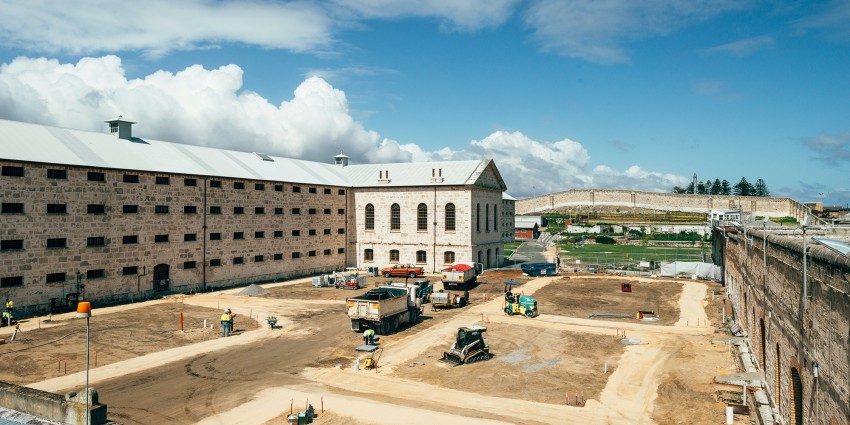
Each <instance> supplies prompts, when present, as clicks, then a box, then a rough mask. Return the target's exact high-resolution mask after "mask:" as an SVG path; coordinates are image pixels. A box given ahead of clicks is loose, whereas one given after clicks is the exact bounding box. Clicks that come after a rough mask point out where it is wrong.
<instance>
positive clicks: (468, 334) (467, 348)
mask: <svg viewBox="0 0 850 425" xmlns="http://www.w3.org/2000/svg"><path fill="white" fill-rule="evenodd" d="M486 331H487V328H485V327H484V326H477V325H473V326H464V327H461V328H458V329H457V340H456V341H455V343H454V344H453V345H452V349H451V350H449V351H448V352H444V353H443V358H442V359H440V360H441V361H443V362H445V363H448V364H451V365H453V366H459V365H462V364H464V363H475V362H480V361H482V360H489V359H490V358H491V357H493V355H492V354H490V346H489V345H487V338H484V336H483V334H484V332H486Z"/></svg>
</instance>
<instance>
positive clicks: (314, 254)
mask: <svg viewBox="0 0 850 425" xmlns="http://www.w3.org/2000/svg"><path fill="white" fill-rule="evenodd" d="M307 256H308V257H315V256H316V251H307Z"/></svg>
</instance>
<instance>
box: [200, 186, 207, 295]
mask: <svg viewBox="0 0 850 425" xmlns="http://www.w3.org/2000/svg"><path fill="white" fill-rule="evenodd" d="M207 179H208V177H204V246H203V252H202V261H201V275H202V277H201V279H202V280H201V291H202V292H206V291H207Z"/></svg>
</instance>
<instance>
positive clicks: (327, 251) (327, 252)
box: [323, 249, 331, 255]
mask: <svg viewBox="0 0 850 425" xmlns="http://www.w3.org/2000/svg"><path fill="white" fill-rule="evenodd" d="M323 254H324V255H331V250H329V249H326V250H325V251H324V252H323Z"/></svg>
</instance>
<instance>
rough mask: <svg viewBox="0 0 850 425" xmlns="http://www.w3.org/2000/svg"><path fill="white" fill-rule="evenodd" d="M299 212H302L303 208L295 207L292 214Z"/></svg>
mask: <svg viewBox="0 0 850 425" xmlns="http://www.w3.org/2000/svg"><path fill="white" fill-rule="evenodd" d="M298 214H301V208H293V209H292V215H298Z"/></svg>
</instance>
